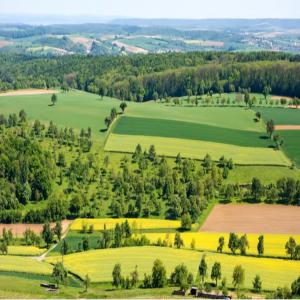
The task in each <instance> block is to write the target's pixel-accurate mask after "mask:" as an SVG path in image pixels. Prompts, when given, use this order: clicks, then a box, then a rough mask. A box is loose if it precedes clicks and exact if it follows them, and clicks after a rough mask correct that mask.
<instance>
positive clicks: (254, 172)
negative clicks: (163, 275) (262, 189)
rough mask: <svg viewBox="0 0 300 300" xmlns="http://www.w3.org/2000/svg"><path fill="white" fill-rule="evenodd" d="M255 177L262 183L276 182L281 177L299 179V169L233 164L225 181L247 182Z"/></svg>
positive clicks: (233, 182)
mask: <svg viewBox="0 0 300 300" xmlns="http://www.w3.org/2000/svg"><path fill="white" fill-rule="evenodd" d="M254 177H256V178H258V179H260V180H261V182H263V183H264V184H270V183H274V182H276V181H277V180H278V179H280V178H282V177H292V178H295V179H298V180H300V171H299V169H291V168H288V167H273V166H235V168H234V169H233V170H232V171H231V172H229V175H228V178H227V179H226V183H232V184H235V183H239V184H247V183H248V184H249V183H251V181H252V179H253V178H254Z"/></svg>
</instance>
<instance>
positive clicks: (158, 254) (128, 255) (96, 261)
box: [47, 247, 300, 289]
mask: <svg viewBox="0 0 300 300" xmlns="http://www.w3.org/2000/svg"><path fill="white" fill-rule="evenodd" d="M202 254H203V253H201V252H198V251H192V250H178V249H172V248H162V247H143V248H141V247H131V248H118V249H105V250H92V251H88V252H85V253H77V254H70V255H67V256H65V258H64V261H65V265H66V266H67V267H68V268H69V269H70V270H71V271H72V272H74V273H76V274H78V275H80V276H81V277H84V276H85V275H86V274H89V276H90V277H91V280H92V282H109V281H111V280H112V275H111V273H112V270H113V267H114V265H115V264H116V263H121V266H122V274H123V275H129V274H130V272H132V270H134V268H135V266H138V272H139V274H140V276H141V278H143V274H144V273H148V274H149V273H150V272H151V269H152V265H153V262H154V260H155V259H157V258H158V259H161V260H162V261H163V263H164V265H165V267H166V269H167V275H168V276H170V273H171V272H172V271H173V270H174V268H175V266H177V265H178V264H180V263H185V264H186V265H187V267H188V269H189V270H190V271H191V272H192V273H193V274H194V276H196V274H197V269H198V265H199V262H200V259H201V256H202ZM56 259H57V258H56V257H50V258H48V259H47V261H49V262H54V261H56ZM206 260H207V263H208V270H209V271H208V272H209V274H210V270H211V267H212V265H213V263H214V262H215V261H219V262H220V263H221V265H222V274H223V276H224V277H226V278H227V280H228V284H229V285H231V278H232V272H233V269H234V267H235V266H236V265H238V264H241V265H242V266H243V267H244V268H245V272H246V280H245V287H247V288H251V287H252V280H253V278H254V276H255V275H256V274H260V276H261V278H262V280H263V288H264V289H275V288H276V287H277V286H278V285H281V286H282V285H290V284H291V282H292V281H293V280H295V278H297V277H298V276H299V269H300V262H299V261H287V260H281V259H268V258H255V257H241V256H232V255H226V254H214V253H206ZM208 281H210V279H208Z"/></svg>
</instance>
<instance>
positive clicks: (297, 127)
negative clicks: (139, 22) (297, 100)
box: [275, 125, 300, 130]
mask: <svg viewBox="0 0 300 300" xmlns="http://www.w3.org/2000/svg"><path fill="white" fill-rule="evenodd" d="M275 130H300V125H276V126H275Z"/></svg>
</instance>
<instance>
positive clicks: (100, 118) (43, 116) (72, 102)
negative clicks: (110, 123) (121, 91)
mask: <svg viewBox="0 0 300 300" xmlns="http://www.w3.org/2000/svg"><path fill="white" fill-rule="evenodd" d="M50 99H51V95H28V96H7V97H5V96H3V97H1V98H0V111H1V113H4V114H7V115H8V114H10V113H19V111H20V110H21V109H25V111H26V113H27V115H28V118H29V119H30V120H35V119H39V120H41V121H44V122H47V123H48V122H50V121H53V122H54V123H55V124H57V125H59V126H62V127H65V126H67V127H73V128H74V129H76V130H77V131H79V130H80V129H81V128H85V129H87V128H88V127H91V129H92V133H93V136H94V137H98V138H100V139H101V140H104V137H105V132H100V130H101V129H104V128H105V125H104V118H105V117H106V116H107V115H109V113H110V110H111V108H112V107H114V106H115V107H119V105H120V101H119V100H116V99H112V98H106V97H105V98H104V99H103V100H102V99H101V97H99V96H97V95H95V94H89V93H85V92H81V91H71V92H68V93H60V94H58V101H57V104H56V105H55V106H49V104H51V101H50Z"/></svg>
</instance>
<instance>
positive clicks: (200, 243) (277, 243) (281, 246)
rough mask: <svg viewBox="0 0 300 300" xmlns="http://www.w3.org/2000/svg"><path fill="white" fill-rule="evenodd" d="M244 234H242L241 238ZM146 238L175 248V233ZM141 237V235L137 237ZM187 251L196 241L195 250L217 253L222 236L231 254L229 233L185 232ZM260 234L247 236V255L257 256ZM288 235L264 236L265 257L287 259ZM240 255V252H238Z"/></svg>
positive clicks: (148, 234) (224, 250)
mask: <svg viewBox="0 0 300 300" xmlns="http://www.w3.org/2000/svg"><path fill="white" fill-rule="evenodd" d="M242 234H243V232H240V234H239V235H240V236H241V235H242ZM145 235H146V237H147V238H148V239H149V240H150V241H151V243H153V244H155V243H157V242H158V240H159V239H160V240H161V241H162V242H165V243H166V244H167V245H169V246H173V247H174V238H175V233H146V234H145ZM137 236H138V237H140V235H137ZM180 236H181V238H182V240H183V242H184V248H185V249H191V248H192V247H191V243H192V242H193V241H194V243H195V249H197V250H201V251H211V252H216V251H217V247H218V240H219V238H220V237H221V236H223V237H224V239H225V245H224V249H223V252H226V253H231V251H230V249H229V248H228V241H229V233H227V232H226V233H224V232H183V233H181V234H180ZM259 236H260V234H247V238H248V241H249V249H247V254H249V255H257V243H258V237H259ZM289 237H290V235H288V234H264V245H265V253H264V255H265V256H270V257H287V255H286V252H285V243H286V242H287V240H288V239H289ZM293 237H294V238H295V239H296V241H297V242H298V243H299V242H300V235H293ZM237 253H239V251H237Z"/></svg>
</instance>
